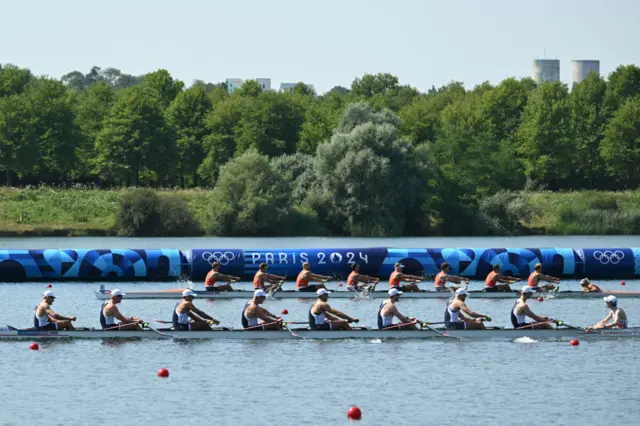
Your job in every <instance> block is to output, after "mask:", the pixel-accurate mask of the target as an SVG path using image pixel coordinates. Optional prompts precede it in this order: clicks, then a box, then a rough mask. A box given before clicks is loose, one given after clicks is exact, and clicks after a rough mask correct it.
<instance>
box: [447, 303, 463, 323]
mask: <svg viewBox="0 0 640 426" xmlns="http://www.w3.org/2000/svg"><path fill="white" fill-rule="evenodd" d="M447 311H449V322H460V315H459V313H460V312H459V311H454V310H453V309H451V304H450V305H449V306H447Z"/></svg>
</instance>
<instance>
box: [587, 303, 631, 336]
mask: <svg viewBox="0 0 640 426" xmlns="http://www.w3.org/2000/svg"><path fill="white" fill-rule="evenodd" d="M603 300H604V302H605V303H606V304H607V308H609V313H608V314H607V316H606V317H605V318H604V319H603V320H602V321H600V322H599V323H597V324H595V325H592V326H590V327H587V330H593V329H597V328H627V327H628V322H627V313H626V312H625V311H624V310H622V309H620V308H618V299H617V298H616V297H615V296H613V295H610V296H607V297H604V298H603ZM607 321H610V322H607Z"/></svg>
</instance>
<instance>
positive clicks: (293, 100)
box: [0, 65, 640, 235]
mask: <svg viewBox="0 0 640 426" xmlns="http://www.w3.org/2000/svg"><path fill="white" fill-rule="evenodd" d="M639 163H640V68H638V67H637V66H635V65H627V66H620V67H618V68H617V69H616V70H615V71H614V72H612V73H611V74H610V75H609V76H608V78H607V79H605V78H603V77H601V76H598V75H597V74H590V75H589V76H588V77H587V78H586V79H585V80H584V81H582V82H581V83H579V84H577V85H576V86H574V87H572V88H571V90H569V88H568V87H567V86H566V85H565V84H563V83H561V82H553V83H543V84H541V85H536V83H535V82H534V81H533V80H531V79H529V78H523V79H515V78H509V79H506V80H504V81H502V82H500V83H499V84H498V85H496V86H493V85H491V84H489V83H484V84H481V85H478V86H476V87H475V88H473V89H472V90H466V89H465V87H464V85H463V84H462V83H461V82H451V83H449V84H447V85H445V86H443V87H440V88H435V87H432V88H431V89H430V90H428V91H427V93H420V92H419V91H418V90H416V89H415V88H413V87H411V86H407V85H401V84H400V83H399V81H398V78H397V77H395V76H393V75H390V74H375V75H374V74H366V75H364V76H362V77H360V78H356V79H355V80H354V81H353V83H352V84H351V87H350V88H344V87H334V88H333V89H331V90H330V91H329V92H327V93H325V94H323V95H321V96H315V94H314V93H312V92H311V91H309V89H308V88H307V86H306V85H304V84H302V83H300V84H298V85H297V86H296V87H295V88H294V89H293V90H292V91H291V92H285V93H279V92H274V91H263V90H262V89H261V88H260V86H259V85H258V84H257V82H255V81H247V82H245V83H244V84H243V85H242V87H241V88H240V89H238V90H236V91H234V92H233V93H232V94H229V93H228V90H227V87H226V85H225V84H224V83H220V84H211V83H205V82H202V81H196V82H194V84H192V85H191V86H190V87H186V85H185V84H184V83H183V82H182V81H179V80H176V79H174V78H173V77H172V76H171V75H170V74H169V72H167V71H166V70H158V71H155V72H152V73H149V74H146V75H143V76H132V75H128V74H124V73H122V72H120V71H119V70H116V69H113V68H107V69H105V70H102V69H100V68H98V67H94V68H92V69H91V70H90V72H89V73H87V74H82V73H81V72H78V71H74V72H72V73H69V74H67V75H65V76H63V77H62V78H61V79H59V80H58V79H52V78H48V77H42V76H34V75H33V74H32V73H31V72H30V71H29V70H28V69H24V68H19V67H16V66H13V65H4V66H0V172H3V173H1V174H0V183H2V184H4V185H12V186H22V185H38V184H48V185H73V184H90V185H94V186H97V187H102V188H111V187H120V186H127V187H128V186H136V187H180V188H191V187H205V188H211V189H212V191H211V195H210V199H208V200H206V202H207V204H206V205H207V206H210V207H207V208H210V210H211V212H210V214H211V222H210V223H211V227H212V229H210V230H209V231H210V232H212V233H215V234H218V235H226V234H228V235H256V230H259V232H260V234H261V235H269V234H273V233H274V232H276V229H277V228H278V227H281V226H283V224H284V223H287V224H289V225H288V226H300V227H307V228H308V227H315V226H319V227H322V229H324V230H326V231H327V232H329V233H331V234H340V235H416V234H433V233H439V232H441V233H447V234H452V233H463V232H469V229H467V227H468V226H471V225H469V223H471V222H475V221H471V222H469V221H465V218H472V217H475V216H477V215H478V213H479V212H482V211H483V210H482V208H483V206H484V207H485V210H484V211H493V212H496V211H500V209H505V208H507V207H505V206H506V205H503V204H504V203H503V201H504V202H505V203H507V204H509V202H511V201H513V200H511V201H509V200H510V198H509V195H508V193H505V192H504V191H520V190H525V189H547V190H553V191H562V190H576V189H596V190H619V189H629V188H631V189H635V188H637V187H638V185H640V167H638V164H639ZM505 194H506V195H505ZM496 196H498V197H499V198H498V199H496V198H495V197H496ZM491 197H494V198H491ZM203 203H204V201H203ZM483 203H484V204H483ZM511 204H514V203H511ZM203 205H204V204H203ZM487 206H492V207H491V208H490V209H488V208H487ZM521 210H522V209H521ZM521 214H526V212H521ZM454 228H455V229H454Z"/></svg>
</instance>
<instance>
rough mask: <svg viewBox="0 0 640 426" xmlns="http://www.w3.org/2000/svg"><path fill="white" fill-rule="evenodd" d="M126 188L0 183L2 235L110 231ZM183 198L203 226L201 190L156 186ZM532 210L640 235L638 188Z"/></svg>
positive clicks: (531, 202) (538, 229)
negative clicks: (34, 185) (167, 188)
mask: <svg viewBox="0 0 640 426" xmlns="http://www.w3.org/2000/svg"><path fill="white" fill-rule="evenodd" d="M126 191H127V190H124V189H114V190H101V189H83V188H71V189H57V188H49V187H42V188H0V236H4V237H18V236H41V237H42V236H112V235H116V230H115V229H114V228H115V223H116V216H117V214H118V210H119V203H120V200H121V199H122V196H123V195H124V194H125V193H126ZM158 192H159V193H161V194H172V195H176V196H179V197H180V198H182V199H183V200H184V201H185V202H186V203H187V205H188V206H189V210H190V211H191V213H192V215H193V217H194V218H195V219H196V221H198V223H200V224H201V225H202V229H208V227H207V226H206V223H205V222H206V220H207V219H206V217H205V209H203V208H202V207H203V204H202V201H203V198H204V197H206V196H207V194H208V191H207V190H203V189H189V190H158ZM519 197H520V198H521V201H522V202H523V203H525V204H526V205H528V206H530V207H531V208H532V209H534V210H536V214H535V215H533V217H532V218H531V220H529V221H528V222H526V223H522V225H523V226H524V227H525V230H529V231H530V233H535V234H543V235H631V234H640V191H626V192H599V191H575V192H566V193H552V192H522V193H520V195H519Z"/></svg>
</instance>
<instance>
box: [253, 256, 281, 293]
mask: <svg viewBox="0 0 640 426" xmlns="http://www.w3.org/2000/svg"><path fill="white" fill-rule="evenodd" d="M265 280H266V281H268V282H269V284H270V285H268V286H266V287H265V285H264V282H265ZM284 280H285V277H281V276H279V275H273V274H267V264H266V263H264V262H263V263H261V264H260V266H259V267H258V272H256V274H255V275H254V276H253V289H254V290H264V291H266V292H268V291H269V290H271V289H272V288H273V287H274V286H276V285H278V284H280V285H282V282H284Z"/></svg>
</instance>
